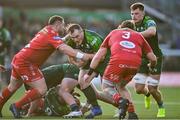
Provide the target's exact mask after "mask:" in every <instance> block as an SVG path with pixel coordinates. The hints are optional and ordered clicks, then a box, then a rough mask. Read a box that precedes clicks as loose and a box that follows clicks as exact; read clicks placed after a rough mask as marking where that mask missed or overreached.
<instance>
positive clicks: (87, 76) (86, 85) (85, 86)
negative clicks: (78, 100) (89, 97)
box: [80, 74, 90, 89]
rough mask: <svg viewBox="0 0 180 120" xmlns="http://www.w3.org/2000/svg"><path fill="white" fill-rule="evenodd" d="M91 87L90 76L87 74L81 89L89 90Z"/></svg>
mask: <svg viewBox="0 0 180 120" xmlns="http://www.w3.org/2000/svg"><path fill="white" fill-rule="evenodd" d="M89 85H90V80H89V75H88V74H85V75H84V77H83V80H82V82H81V84H80V86H81V89H85V88H87V87H88V86H89Z"/></svg>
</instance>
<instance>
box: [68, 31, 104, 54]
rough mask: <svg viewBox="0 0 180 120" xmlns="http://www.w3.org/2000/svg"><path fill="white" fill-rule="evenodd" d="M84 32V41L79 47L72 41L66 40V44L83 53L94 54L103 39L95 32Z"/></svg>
mask: <svg viewBox="0 0 180 120" xmlns="http://www.w3.org/2000/svg"><path fill="white" fill-rule="evenodd" d="M83 31H84V40H83V42H82V44H81V45H79V46H77V45H76V44H75V43H74V42H73V41H72V40H68V41H67V44H68V45H69V46H71V47H72V48H74V49H79V50H81V51H82V52H85V53H96V52H97V51H98V49H99V47H100V45H101V43H102V41H103V38H102V37H101V36H100V35H99V34H98V33H96V32H94V31H90V30H83Z"/></svg>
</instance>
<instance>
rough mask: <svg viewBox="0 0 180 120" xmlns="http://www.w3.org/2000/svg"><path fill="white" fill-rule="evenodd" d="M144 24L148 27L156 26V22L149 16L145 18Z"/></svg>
mask: <svg viewBox="0 0 180 120" xmlns="http://www.w3.org/2000/svg"><path fill="white" fill-rule="evenodd" d="M143 22H144V24H146V25H147V26H148V27H152V26H156V22H155V21H154V20H153V19H152V18H151V17H149V16H145V18H144V20H143Z"/></svg>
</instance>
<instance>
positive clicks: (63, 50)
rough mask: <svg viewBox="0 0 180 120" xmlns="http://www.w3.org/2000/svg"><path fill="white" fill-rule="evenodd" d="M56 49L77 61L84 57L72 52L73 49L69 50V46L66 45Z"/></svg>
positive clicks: (79, 53)
mask: <svg viewBox="0 0 180 120" xmlns="http://www.w3.org/2000/svg"><path fill="white" fill-rule="evenodd" d="M58 49H59V51H61V52H63V53H64V54H66V55H68V56H70V57H74V58H77V59H83V58H84V57H85V56H84V54H83V53H81V52H78V51H76V50H74V49H73V48H71V47H70V46H68V45H66V44H63V45H61V46H59V48H58Z"/></svg>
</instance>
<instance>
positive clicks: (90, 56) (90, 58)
mask: <svg viewBox="0 0 180 120" xmlns="http://www.w3.org/2000/svg"><path fill="white" fill-rule="evenodd" d="M93 56H94V55H93V54H87V53H84V57H83V60H84V61H89V60H92V58H93Z"/></svg>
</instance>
